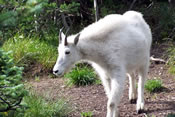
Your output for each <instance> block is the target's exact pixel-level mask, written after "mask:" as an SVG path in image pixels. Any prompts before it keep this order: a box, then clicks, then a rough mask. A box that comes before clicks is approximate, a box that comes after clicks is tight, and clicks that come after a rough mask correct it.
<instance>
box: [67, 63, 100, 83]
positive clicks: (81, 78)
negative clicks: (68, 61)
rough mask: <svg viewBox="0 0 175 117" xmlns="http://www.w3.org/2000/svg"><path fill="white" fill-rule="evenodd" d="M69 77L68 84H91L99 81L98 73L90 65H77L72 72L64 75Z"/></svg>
mask: <svg viewBox="0 0 175 117" xmlns="http://www.w3.org/2000/svg"><path fill="white" fill-rule="evenodd" d="M64 77H65V78H68V85H69V86H71V85H76V86H83V85H90V84H93V83H95V82H96V81H97V78H96V74H95V73H94V71H93V69H92V68H90V67H89V66H77V67H75V68H73V69H72V71H71V72H69V73H67V74H65V75H64Z"/></svg>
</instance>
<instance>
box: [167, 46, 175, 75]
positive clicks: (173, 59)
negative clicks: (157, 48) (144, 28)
mask: <svg viewBox="0 0 175 117" xmlns="http://www.w3.org/2000/svg"><path fill="white" fill-rule="evenodd" d="M168 54H169V60H168V63H167V65H168V66H169V69H168V71H169V72H170V73H171V74H175V47H174V46H171V47H170V48H169V49H168Z"/></svg>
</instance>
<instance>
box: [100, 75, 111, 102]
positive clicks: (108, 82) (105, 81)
mask: <svg viewBox="0 0 175 117" xmlns="http://www.w3.org/2000/svg"><path fill="white" fill-rule="evenodd" d="M101 80H102V84H103V86H104V90H105V93H106V95H107V97H108V99H109V95H110V92H111V79H109V78H108V77H107V75H105V74H104V75H103V76H101Z"/></svg>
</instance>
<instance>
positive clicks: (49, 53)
mask: <svg viewBox="0 0 175 117" xmlns="http://www.w3.org/2000/svg"><path fill="white" fill-rule="evenodd" d="M3 49H4V50H5V51H12V57H13V58H14V61H15V63H17V64H19V63H20V64H30V62H31V61H33V62H36V63H40V64H42V65H43V66H44V67H45V68H52V67H53V65H54V63H55V61H56V58H57V56H58V53H57V47H56V46H53V45H51V44H49V43H48V42H45V41H40V40H38V39H36V38H25V37H23V35H18V34H17V35H16V36H15V37H14V38H12V39H9V40H7V41H6V42H5V43H4V44H3Z"/></svg>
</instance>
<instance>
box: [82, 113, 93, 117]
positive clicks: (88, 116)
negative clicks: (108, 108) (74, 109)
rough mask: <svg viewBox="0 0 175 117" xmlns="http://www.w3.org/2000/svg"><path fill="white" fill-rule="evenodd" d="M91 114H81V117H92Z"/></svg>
mask: <svg viewBox="0 0 175 117" xmlns="http://www.w3.org/2000/svg"><path fill="white" fill-rule="evenodd" d="M92 115H93V113H92V112H81V117H92Z"/></svg>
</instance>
